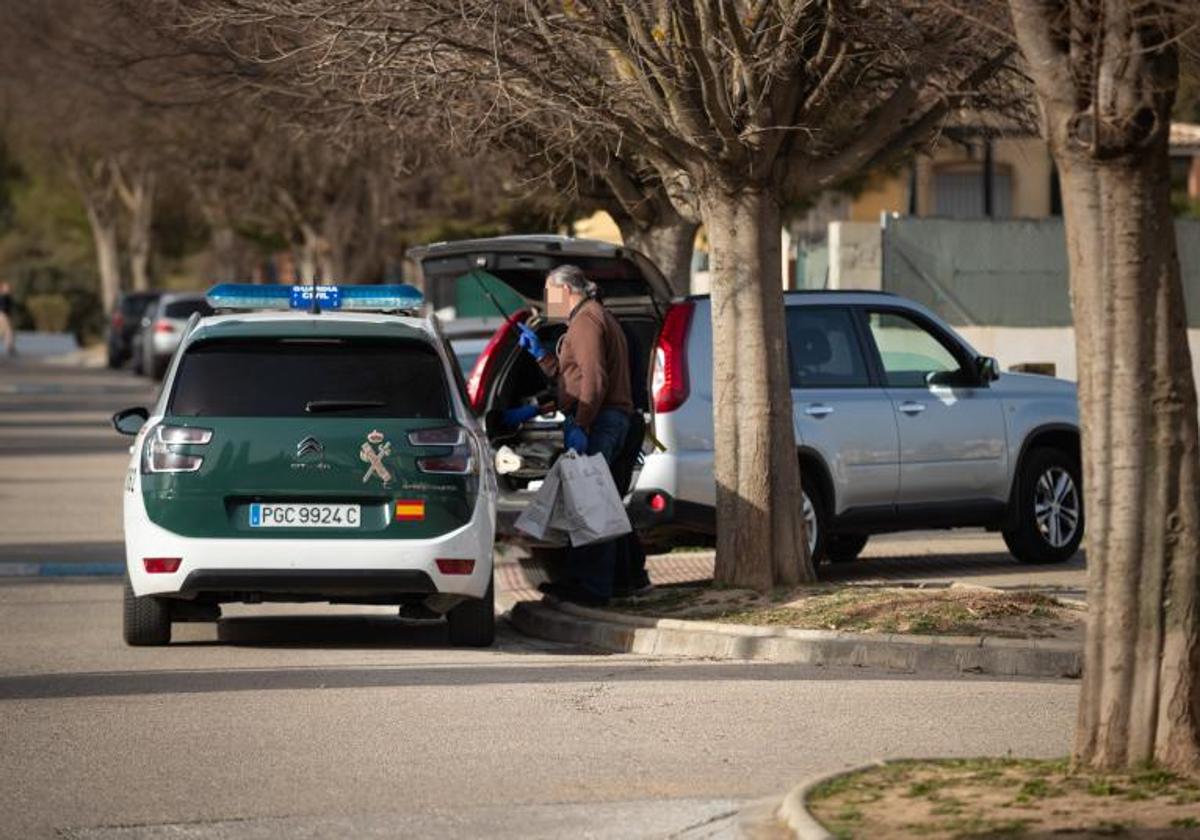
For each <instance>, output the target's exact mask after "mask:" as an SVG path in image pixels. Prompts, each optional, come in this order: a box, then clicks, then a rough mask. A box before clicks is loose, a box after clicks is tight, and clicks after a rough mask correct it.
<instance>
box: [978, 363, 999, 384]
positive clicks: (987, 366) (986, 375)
mask: <svg viewBox="0 0 1200 840" xmlns="http://www.w3.org/2000/svg"><path fill="white" fill-rule="evenodd" d="M975 370H976V371H978V373H979V381H980V382H982V383H988V382H995V381H996V380H997V379H999V378H1000V363H999V362H998V361H996V360H995V359H994V358H993V357H991V356H980V357H979V358H978V359H976V360H975Z"/></svg>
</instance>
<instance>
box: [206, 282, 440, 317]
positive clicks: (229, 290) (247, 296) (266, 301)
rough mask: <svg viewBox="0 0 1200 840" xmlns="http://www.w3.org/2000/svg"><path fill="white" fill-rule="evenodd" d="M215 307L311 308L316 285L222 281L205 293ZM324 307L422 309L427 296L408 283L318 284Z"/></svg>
mask: <svg viewBox="0 0 1200 840" xmlns="http://www.w3.org/2000/svg"><path fill="white" fill-rule="evenodd" d="M205 297H206V298H207V300H208V305H209V306H211V307H212V308H213V309H300V310H305V309H309V308H311V306H312V300H313V287H312V286H302V285H296V286H258V285H253V284H250V283H221V284H220V285H217V286H213V287H212V288H211V289H209V290H208V294H207V295H205ZM316 297H317V304H318V305H319V306H320V308H321V309H339V310H348V311H354V310H357V311H373V312H392V311H396V310H405V311H410V310H414V309H419V308H420V307H421V305H422V304H424V303H425V298H424V296H423V295H422V294H421V292H420V291H418V290H417V289H416V288H414V287H412V286H409V285H407V284H404V283H399V284H393V285H389V286H317V287H316Z"/></svg>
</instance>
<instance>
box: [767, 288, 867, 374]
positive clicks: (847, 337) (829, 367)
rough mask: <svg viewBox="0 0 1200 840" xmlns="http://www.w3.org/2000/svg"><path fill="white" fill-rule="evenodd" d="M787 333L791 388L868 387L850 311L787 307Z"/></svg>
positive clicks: (829, 308)
mask: <svg viewBox="0 0 1200 840" xmlns="http://www.w3.org/2000/svg"><path fill="white" fill-rule="evenodd" d="M787 333H788V357H789V362H790V365H791V371H792V387H793V388H865V387H867V386H868V385H869V384H870V379H869V377H868V375H867V363H866V360H865V359H864V358H863V354H862V348H861V347H860V346H859V343H858V336H857V334H856V332H855V328H854V318H853V316H852V315H851V313H850V310H848V309H840V308H837V307H828V306H790V307H788V310H787Z"/></svg>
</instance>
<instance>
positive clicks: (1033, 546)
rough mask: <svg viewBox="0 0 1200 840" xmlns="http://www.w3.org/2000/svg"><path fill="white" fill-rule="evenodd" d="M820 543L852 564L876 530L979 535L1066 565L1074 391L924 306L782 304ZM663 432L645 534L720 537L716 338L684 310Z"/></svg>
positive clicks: (639, 496) (807, 502) (681, 304)
mask: <svg viewBox="0 0 1200 840" xmlns="http://www.w3.org/2000/svg"><path fill="white" fill-rule="evenodd" d="M786 301H787V330H788V342H789V349H788V352H789V357H790V358H789V361H790V367H791V378H792V402H793V407H794V409H793V416H794V425H795V430H796V447H797V455H798V457H799V459H800V465H801V478H802V481H803V486H804V511H805V516H806V518H807V522H808V528H809V530H808V534H809V541H810V549H811V550H812V554H813V556H814V557H815V558H816V559H817V561H818V562H825V561H830V562H842V561H848V560H853V559H854V558H855V557H857V556H858V554H859V553H860V552H861V551H862V549H863V547H864V546H865V545H866V543H867V540H868V538H869V537H870V535H871V534H879V533H885V532H891V531H905V530H917V529H925V528H953V527H985V528H988V529H990V530H998V531H1000V532H1001V533H1002V534H1003V535H1004V539H1005V542H1006V543H1007V545H1008V547H1009V550H1010V551H1012V553H1013V554H1014V555H1015V556H1016V557H1017V559H1019V560H1022V561H1025V562H1028V563H1047V562H1056V561H1061V560H1066V559H1067V558H1069V557H1070V556H1072V555H1073V554H1074V553H1075V551H1076V550H1077V549H1078V547H1079V542H1080V539H1081V538H1082V536H1083V528H1084V511H1083V495H1082V490H1081V487H1082V484H1081V481H1080V466H1079V464H1080V460H1079V411H1078V405H1077V402H1076V394H1075V386H1074V384H1073V383H1070V382H1066V381H1063V380H1059V379H1053V378H1050V377H1044V376H1031V375H1022V374H1015V373H1000V372H999V369H998V366H997V363H996V361H995V360H994V359H991V358H987V357H983V356H980V355H979V354H978V353H976V352H975V350H973V349H972V348H971V347H970V345H968V344H967V343H966V342H965V341H964V340H963V339H962V338H961V337H960V336H958V335H956V334H955V332H954V331H953V330H952V329H950V327H948V326H947V325H946V324H944V323H943V322H942V321H940V320H939V319H938V318H937V317H936V316H935V315H934V314H933V313H931V312H929V311H928V310H927V309H925V308H924V307H922V306H920V305H918V304H916V303H913V302H912V301H908V300H905V299H903V298H899V297H895V296H893V295H889V294H885V293H875V292H796V293H789V294H787V296H786ZM652 390H653V397H654V429H655V433H656V435H657V437H658V439H659V440H660V441H661V442H662V443H663V444H664V445H665V447H666V451H665V452H655V453H653V454H651V455H648V456H647V457H646V462H645V466H644V467H643V468H642V471H641V474H640V475H639V477H638V480H637V484H636V485H635V488H634V493H633V497H632V499H631V500H630V503H629V509H630V512H631V514H632V516H633V519H634V522H635V525H636V526H637V527H638V528H639V530H640V532H641V533H643V534H644V535H645V536H646V538H647V540H648V541H650V542H654V543H659V544H669V543H672V542H676V543H677V542H680V541H683V542H689V541H691V542H695V541H696V540H698V539H704V538H705V537H711V535H712V534H713V532H714V507H713V506H714V503H715V495H716V492H715V486H714V482H713V424H712V409H713V405H712V400H713V394H712V330H711V321H710V305H709V301H708V299H707V298H706V297H693V298H688V299H685V300H682V301H677V302H676V303H674V304H672V306H671V307H670V308H669V309H668V310H667V312H666V315H665V319H664V323H663V327H662V330H661V332H660V334H659V338H658V341H657V348H656V354H655V367H654V376H653V383H652Z"/></svg>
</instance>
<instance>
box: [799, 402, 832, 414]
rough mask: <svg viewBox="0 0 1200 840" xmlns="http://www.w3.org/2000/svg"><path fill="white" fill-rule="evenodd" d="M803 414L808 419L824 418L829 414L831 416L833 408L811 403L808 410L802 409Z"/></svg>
mask: <svg viewBox="0 0 1200 840" xmlns="http://www.w3.org/2000/svg"><path fill="white" fill-rule="evenodd" d="M804 413H805V414H807V415H808V416H809V417H826V416H828V415H830V414H833V406H831V405H821V404H820V403H813V404H812V405H810V406H809V407H808V408H806V409H804Z"/></svg>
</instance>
